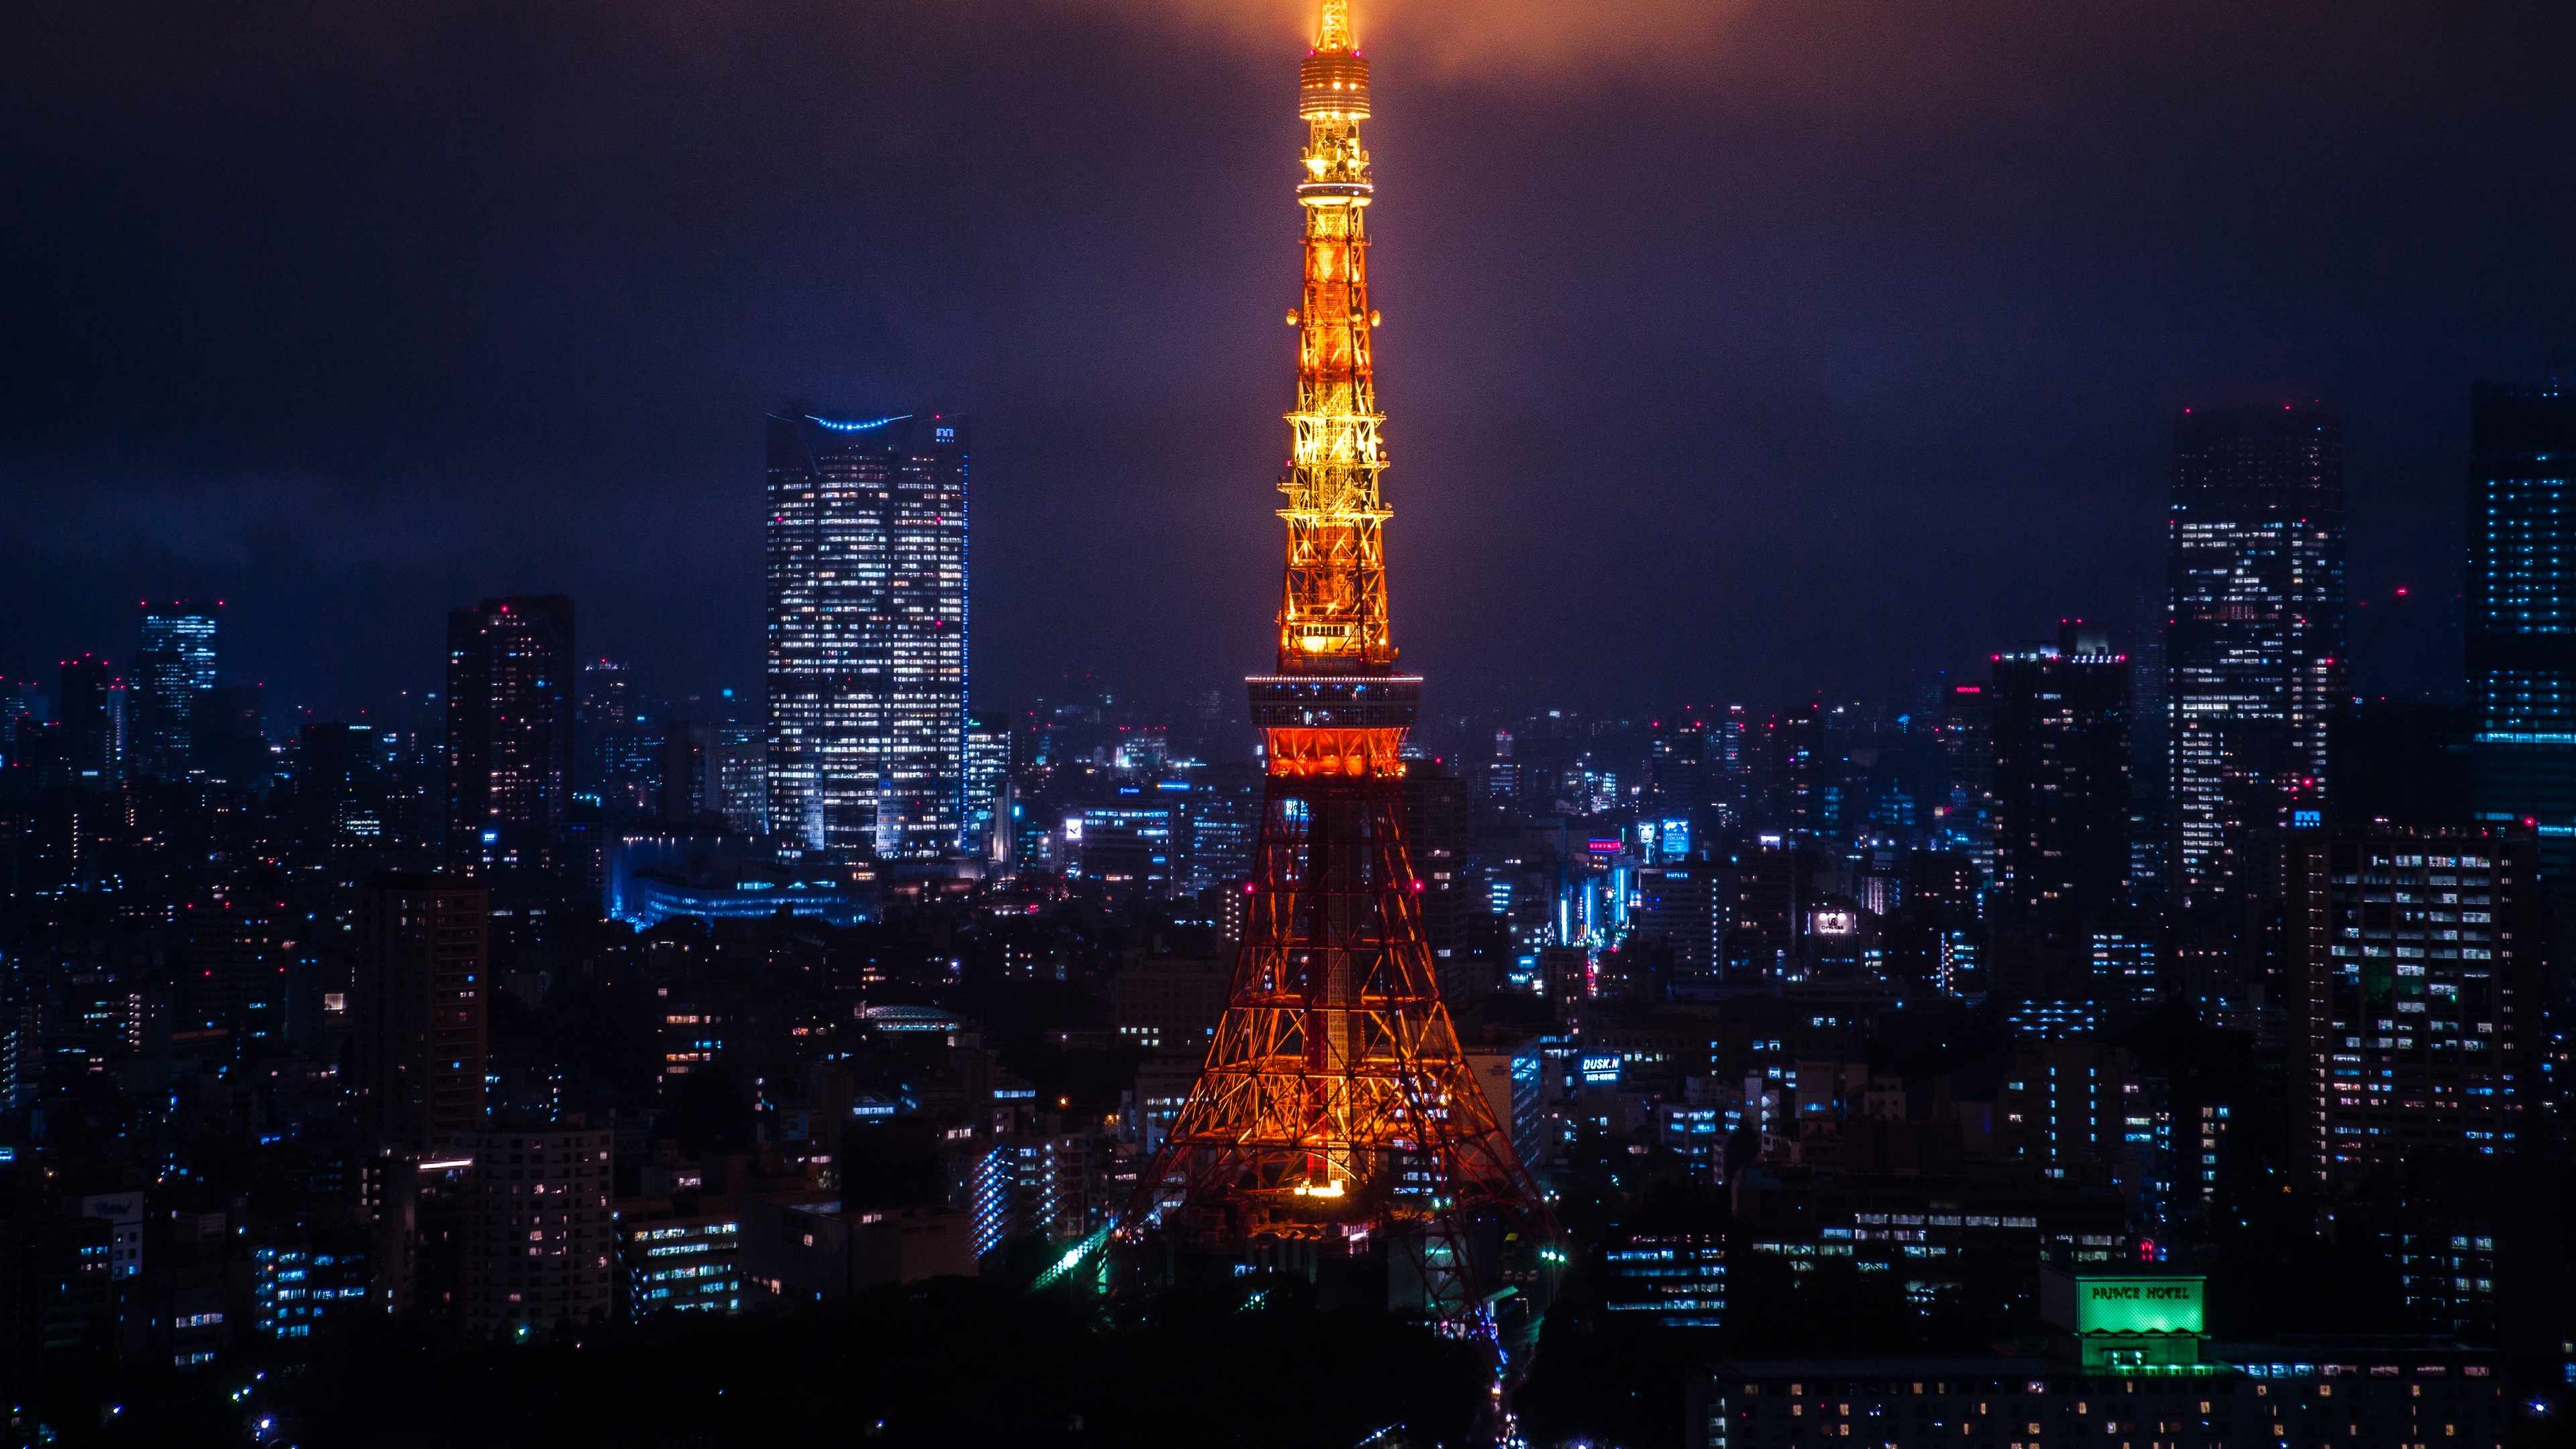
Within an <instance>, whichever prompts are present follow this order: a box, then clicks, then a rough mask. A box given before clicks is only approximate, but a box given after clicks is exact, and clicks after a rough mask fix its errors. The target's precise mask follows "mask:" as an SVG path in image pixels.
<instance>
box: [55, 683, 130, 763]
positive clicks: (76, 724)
mask: <svg viewBox="0 0 2576 1449" xmlns="http://www.w3.org/2000/svg"><path fill="white" fill-rule="evenodd" d="M115 697H116V671H115V669H114V668H113V667H112V666H110V665H109V664H108V662H107V661H106V660H104V659H101V658H99V657H98V656H97V655H95V654H84V655H82V656H80V657H79V658H78V659H66V660H64V661H63V692H62V702H61V703H60V704H58V705H56V706H55V710H54V714H55V717H56V718H57V719H60V720H61V721H62V723H63V757H64V763H65V764H66V765H67V766H68V767H69V771H70V776H71V779H72V782H73V783H75V784H80V785H88V786H90V787H92V788H98V787H102V786H106V785H112V784H114V783H115V782H116V776H117V765H118V763H119V762H118V759H117V756H118V753H119V751H118V750H117V744H118V741H117V737H116V736H117V730H116V723H117V721H116V711H115V703H114V701H115Z"/></svg>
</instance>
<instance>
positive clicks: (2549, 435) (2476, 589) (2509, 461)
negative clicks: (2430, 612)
mask: <svg viewBox="0 0 2576 1449" xmlns="http://www.w3.org/2000/svg"><path fill="white" fill-rule="evenodd" d="M2469 446H2470V450H2471V454H2470V463H2469V531H2468V539H2469V578H2468V595H2469V597H2468V696H2469V709H2470V712H2471V715H2472V721H2471V728H2472V729H2474V730H2475V731H2476V734H2475V744H2474V747H2473V754H2472V760H2473V764H2472V769H2473V784H2472V786H2471V789H2472V792H2473V800H2474V806H2473V808H2474V809H2475V810H2476V812H2477V814H2478V816H2479V818H2480V819H2484V820H2497V821H2514V820H2530V821H2533V822H2534V823H2535V824H2536V825H2537V826H2538V829H2539V832H2540V859H2541V864H2542V866H2543V867H2545V868H2546V869H2548V870H2549V871H2551V873H2552V874H2564V873H2565V872H2567V871H2568V870H2569V869H2570V868H2571V867H2576V512H2571V509H2576V496H2571V489H2570V486H2569V480H2570V479H2571V478H2576V394H2569V393H2566V392H2562V391H2560V390H2559V388H2558V386H2557V385H2556V384H2555V383H2552V384H2550V385H2548V386H2545V387H2510V386H2506V385H2503V384H2499V383H2491V382H2482V383H2479V384H2477V386H2476V387H2475V388H2473V389H2471V391H2470V394H2469Z"/></svg>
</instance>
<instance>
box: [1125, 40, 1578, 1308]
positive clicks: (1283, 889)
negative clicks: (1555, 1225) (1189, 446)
mask: <svg viewBox="0 0 2576 1449" xmlns="http://www.w3.org/2000/svg"><path fill="white" fill-rule="evenodd" d="M1322 3H1323V14H1322V21H1321V24H1320V25H1319V26H1318V28H1317V32H1316V35H1317V44H1316V48H1315V49H1314V50H1313V51H1311V52H1309V53H1308V54H1307V55H1306V56H1305V58H1304V60H1303V61H1302V62H1301V64H1300V66H1299V69H1298V87H1297V94H1298V99H1297V113H1298V115H1299V117H1301V118H1302V119H1303V120H1304V121H1305V122H1306V149H1305V152H1304V154H1303V155H1302V156H1301V157H1300V158H1299V160H1300V162H1301V165H1300V168H1299V174H1298V179H1297V203H1298V207H1299V209H1300V210H1301V211H1302V212H1303V213H1304V215H1305V244H1304V257H1305V265H1304V276H1303V278H1302V281H1301V290H1300V294H1299V297H1298V302H1297V307H1296V310H1294V311H1292V312H1290V313H1289V314H1288V321H1289V323H1290V324H1291V325H1293V326H1294V327H1296V329H1297V402H1296V406H1295V408H1294V409H1293V410H1292V411H1290V412H1289V413H1288V414H1287V421H1288V429H1289V448H1290V455H1289V459H1288V472H1287V475H1286V476H1285V477H1283V478H1281V479H1280V480H1279V491H1280V492H1281V493H1282V494H1284V495H1286V496H1285V499H1284V501H1283V503H1282V505H1281V507H1280V509H1279V516H1280V518H1281V519H1283V520H1285V522H1286V524H1287V567H1286V570H1285V581H1284V584H1283V586H1282V588H1281V591H1280V600H1279V615H1278V634H1277V639H1276V643H1277V648H1278V654H1277V660H1278V670H1277V672H1276V673H1275V674H1270V675H1264V676H1260V677H1257V678H1254V679H1250V680H1247V681H1245V682H1246V684H1247V685H1248V686H1249V687H1250V690H1251V696H1252V699H1251V703H1252V723H1253V724H1254V726H1255V727H1256V728H1258V729H1259V730H1260V731H1261V734H1262V755H1263V762H1264V770H1265V774H1266V776H1267V778H1266V780H1265V781H1264V787H1263V803H1262V814H1261V823H1260V826H1259V831H1258V834H1257V836H1256V837H1255V841H1254V846H1253V858H1252V861H1251V871H1250V875H1251V878H1250V879H1249V880H1247V881H1245V882H1244V883H1243V890H1244V895H1243V898H1242V905H1243V917H1242V921H1243V927H1242V942H1243V945H1242V951H1241V954H1240V955H1238V956H1237V957H1236V959H1235V968H1234V981H1233V985H1232V988H1231V990H1230V992H1229V994H1228V997H1227V1003H1226V1010H1225V1014H1224V1016H1223V1017H1222V1018H1221V1020H1220V1021H1219V1023H1218V1026H1217V1029H1216V1035H1215V1040H1214V1041H1212V1042H1211V1043H1210V1044H1209V1046H1208V1055H1207V1059H1206V1062H1205V1064H1204V1065H1203V1066H1202V1067H1201V1068H1200V1071H1199V1077H1198V1080H1197V1082H1196V1083H1195V1084H1194V1085H1193V1086H1192V1087H1191V1089H1190V1094H1189V1096H1188V1098H1187V1099H1186V1100H1185V1101H1184V1102H1183V1103H1182V1106H1181V1109H1180V1112H1179V1114H1178V1116H1177V1118H1176V1119H1175V1120H1174V1122H1173V1124H1172V1128H1171V1133H1170V1135H1169V1136H1168V1137H1167V1138H1166V1139H1165V1141H1164V1144H1163V1147H1162V1150H1161V1152H1160V1154H1159V1155H1158V1156H1157V1157H1156V1159H1155V1162H1154V1165H1153V1166H1152V1167H1151V1168H1150V1169H1148V1171H1147V1173H1146V1175H1145V1180H1144V1183H1143V1185H1142V1186H1141V1188H1140V1198H1141V1207H1142V1209H1143V1211H1142V1214H1141V1216H1142V1217H1143V1218H1145V1219H1147V1220H1150V1221H1152V1222H1155V1223H1158V1224H1160V1225H1162V1227H1163V1228H1164V1230H1165V1231H1168V1232H1171V1233H1172V1234H1174V1235H1175V1237H1176V1238H1177V1239H1178V1240H1179V1241H1180V1243H1181V1244H1182V1245H1183V1246H1184V1247H1186V1248H1188V1249H1191V1250H1196V1251H1212V1252H1217V1253H1239V1252H1241V1251H1244V1250H1246V1249H1247V1248H1257V1250H1258V1251H1262V1252H1273V1251H1283V1252H1287V1253H1290V1254H1292V1255H1304V1257H1305V1259H1306V1260H1307V1261H1309V1262H1311V1261H1313V1260H1314V1259H1316V1258H1320V1257H1325V1256H1331V1257H1360V1258H1367V1259H1369V1260H1370V1261H1372V1262H1375V1263H1377V1264H1378V1265H1379V1266H1381V1267H1383V1268H1385V1269H1386V1270H1387V1271H1388V1272H1389V1273H1390V1274H1398V1267H1397V1256H1398V1255H1401V1256H1402V1258H1403V1259H1404V1260H1405V1266H1404V1267H1403V1268H1402V1270H1401V1273H1400V1274H1399V1275H1398V1276H1399V1278H1400V1281H1402V1282H1404V1283H1407V1284H1411V1285H1415V1288H1414V1289H1408V1290H1407V1291H1416V1289H1418V1292H1419V1301H1420V1302H1421V1303H1422V1305H1423V1308H1424V1311H1425V1312H1426V1313H1427V1314H1428V1315H1430V1316H1432V1317H1434V1318H1438V1319H1441V1320H1444V1321H1446V1322H1449V1323H1451V1324H1453V1325H1464V1324H1467V1323H1469V1322H1471V1321H1482V1315H1485V1314H1486V1313H1487V1312H1488V1309H1487V1307H1486V1303H1487V1301H1488V1300H1487V1298H1486V1296H1485V1294H1484V1292H1483V1290H1482V1289H1481V1288H1479V1287H1478V1286H1477V1285H1478V1284H1479V1282H1480V1281H1483V1280H1484V1279H1486V1278H1487V1277H1489V1276H1490V1274H1491V1273H1492V1272H1493V1271H1494V1270H1495V1269H1496V1268H1497V1267H1498V1266H1499V1265H1498V1264H1497V1263H1496V1262H1495V1261H1494V1260H1493V1256H1492V1253H1491V1251H1490V1245H1488V1246H1487V1247H1484V1248H1480V1247H1479V1246H1478V1245H1479V1244H1484V1243H1485V1242H1486V1239H1485V1238H1484V1237H1483V1235H1482V1233H1481V1225H1482V1224H1483V1223H1485V1222H1486V1221H1487V1220H1488V1218H1489V1217H1490V1215H1493V1214H1500V1215H1502V1216H1503V1217H1505V1218H1508V1219H1513V1220H1516V1221H1519V1222H1521V1223H1523V1224H1525V1225H1529V1226H1532V1227H1535V1226H1537V1225H1539V1224H1541V1223H1543V1222H1544V1220H1545V1217H1546V1208H1545V1206H1544V1203H1543V1200H1542V1198H1541V1196H1540V1194H1539V1192H1538V1189H1537V1186H1536V1184H1535V1183H1533V1182H1532V1181H1531V1179H1530V1177H1529V1174H1528V1173H1527V1171H1525V1170H1524V1168H1523V1167H1522V1164H1521V1162H1520V1159H1519V1158H1518V1156H1516V1155H1515V1154H1514V1152H1513V1148H1512V1142H1511V1136H1510V1133H1509V1131H1508V1129H1507V1127H1506V1125H1505V1122H1504V1120H1503V1119H1502V1118H1501V1117H1499V1116H1498V1115H1497V1113H1496V1111H1495V1108H1494V1107H1493V1105H1492V1103H1491V1102H1490V1101H1488V1099H1487V1097H1486V1095H1485V1087H1484V1085H1483V1084H1482V1083H1481V1082H1480V1081H1479V1079H1478V1077H1477V1076H1476V1073H1475V1072H1474V1071H1473V1070H1471V1069H1470V1068H1469V1066H1468V1063H1467V1059H1466V1054H1465V1052H1464V1051H1463V1050H1462V1049H1461V1048H1460V1046H1459V1044H1458V1035H1457V1031H1456V1029H1455V1028H1454V1027H1453V1026H1452V1024H1451V1022H1450V1019H1449V1012H1448V1009H1447V1008H1446V1007H1445V1006H1443V1005H1442V1004H1441V1000H1440V983H1439V976H1438V972H1437V970H1436V968H1435V966H1434V964H1433V961H1432V956H1431V946H1430V943H1429V941H1428V940H1427V939H1426V937H1425V936H1424V934H1423V922H1422V915H1423V892H1424V890H1425V888H1426V885H1427V882H1425V881H1424V880H1423V879H1422V878H1421V877H1420V876H1419V875H1418V874H1417V873H1416V867H1415V862H1414V860H1413V857H1412V850H1411V847H1410V845H1409V844H1408V843H1407V841H1406V838H1405V783H1404V776H1405V759H1404V739H1405V735H1406V734H1407V733H1408V732H1409V731H1410V730H1411V728H1412V726H1413V722H1414V718H1415V715H1416V712H1417V710H1418V707H1419V701H1420V699H1421V694H1422V681H1421V680H1420V679H1417V678H1414V677H1411V676H1408V675H1402V674H1398V673H1396V671H1395V644H1394V641H1393V638H1392V636H1391V633H1390V631H1389V628H1388V625H1387V608H1386V548H1385V526H1386V521H1387V518H1388V516H1389V515H1388V511H1387V508H1386V505H1385V503H1384V501H1383V500H1381V498H1380V497H1379V494H1378V475H1379V474H1380V472H1381V471H1382V470H1383V469H1384V468H1385V466H1386V458H1385V455H1384V453H1383V452H1382V451H1381V449H1380V448H1379V445H1378V425H1379V424H1380V423H1381V422H1382V421H1384V420H1383V419H1382V418H1381V417H1380V416H1379V414H1378V411H1377V382H1376V365H1375V362H1374V360H1373V357H1372V352H1371V348H1370V343H1369V334H1370V331H1371V329H1372V328H1374V327H1375V326H1376V325H1377V313H1376V312H1375V311H1374V310H1372V309H1371V308H1370V306H1369V291H1368V207H1369V204H1370V202H1371V200H1372V199H1374V197H1375V194H1376V191H1375V187H1374V185H1373V184H1372V183H1371V181H1370V179H1369V157H1368V151H1367V149H1366V148H1365V147H1363V146H1362V145H1361V144H1360V123H1361V122H1362V121H1364V120H1366V119H1368V114H1369V71H1368V61H1367V60H1366V59H1365V58H1363V57H1362V56H1361V55H1360V54H1359V52H1358V51H1357V50H1356V49H1354V48H1353V47H1352V45H1351V34H1350V11H1349V0H1322ZM1440 888H1441V889H1443V890H1446V889H1448V888H1449V887H1448V883H1447V882H1446V880H1445V879H1444V880H1443V882H1442V883H1441V886H1440ZM1541 1236H1542V1234H1541V1233H1539V1232H1529V1233H1525V1234H1523V1235H1522V1237H1521V1239H1520V1241H1521V1242H1522V1243H1523V1245H1524V1247H1527V1248H1530V1249H1532V1250H1533V1251H1534V1250H1535V1245H1536V1244H1537V1243H1538V1242H1539V1241H1540V1239H1541ZM1495 1241H1500V1238H1499V1236H1497V1237H1496V1239H1495ZM1262 1244H1268V1245H1270V1246H1269V1247H1259V1246H1258V1245H1262ZM1280 1245H1287V1246H1286V1247H1284V1248H1283V1247H1281V1246H1280ZM1295 1260H1296V1259H1295V1258H1294V1257H1289V1258H1280V1259H1276V1260H1275V1261H1295Z"/></svg>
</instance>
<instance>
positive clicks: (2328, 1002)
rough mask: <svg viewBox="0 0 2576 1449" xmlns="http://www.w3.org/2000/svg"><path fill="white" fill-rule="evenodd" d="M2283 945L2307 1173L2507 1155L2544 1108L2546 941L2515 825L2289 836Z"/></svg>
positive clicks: (2380, 827)
mask: <svg viewBox="0 0 2576 1449" xmlns="http://www.w3.org/2000/svg"><path fill="white" fill-rule="evenodd" d="M2287 854H2288V860H2287V865H2288V874H2287V875H2286V877H2285V880H2286V885H2287V891H2288V904H2289V907H2290V910H2289V912H2288V916H2287V919H2288V921H2289V930H2288V932H2287V933H2286V935H2285V938H2284V940H2283V943H2282V944H2283V950H2284V953H2285V956H2286V959H2287V962H2288V978H2289V980H2288V988H2289V996H2290V1000H2289V1003H2288V1005H2289V1012H2290V1021H2291V1030H2292V1033H2293V1037H2294V1041H2295V1048H2296V1051H2297V1057H2296V1061H2297V1062H2298V1066H2299V1068H2300V1070H2301V1072H2302V1074H2303V1077H2304V1082H2303V1084H2302V1085H2303V1087H2304V1089H2305V1090H2304V1091H2303V1093H2302V1094H2301V1095H2302V1096H2304V1098H2305V1099H2306V1100H2305V1101H2303V1102H2302V1103H2301V1104H2300V1105H2301V1107H2302V1108H2303V1110H2301V1111H2300V1112H2299V1113H2298V1114H2297V1117H2298V1120H2299V1121H2300V1122H2302V1123H2303V1124H2305V1126H2306V1130H2307V1135H2308V1144H2307V1145H2308V1152H2309V1157H2310V1159H2311V1162H2310V1165H2311V1168H2312V1170H2313V1171H2314V1172H2315V1174H2316V1176H2317V1177H2318V1179H2319V1180H2320V1181H2324V1182H2333V1183H2341V1184H2349V1183H2351V1182H2353V1181H2356V1180H2358V1179H2359V1178H2362V1177H2364V1176H2367V1175H2369V1174H2370V1173H2371V1172H2373V1171H2374V1170H2377V1169H2385V1168H2390V1167H2394V1166H2396V1165H2398V1164H2400V1163H2401V1162H2404V1161H2406V1160H2408V1159H2410V1158H2421V1157H2422V1156H2423V1155H2424V1154H2427V1153H2440V1152H2453V1153H2464V1154H2472V1155H2478V1156H2489V1155H2495V1154H2499V1153H2510V1152H2511V1151H2513V1149H2514V1147H2515V1144H2516V1142H2517V1141H2518V1140H2519V1139H2520V1138H2521V1137H2522V1136H2523V1135H2524V1133H2525V1131H2526V1130H2527V1129H2526V1127H2525V1124H2531V1129H2530V1130H2536V1129H2537V1127H2538V1124H2539V1122H2540V1120H2541V1118H2542V1115H2543V1113H2544V1111H2545V1107H2544V1105H2543V1098H2544V1095H2545V1089H2544V1087H2543V1084H2542V1080H2541V1070H2542V1057H2543V1055H2544V1053H2545V1051H2546V1050H2547V1046H2548V1043H2547V1041H2546V1038H2545V1037H2544V1036H2543V1031H2544V1026H2543V1023H2542V1012H2543V1011H2544V1009H2545V1007H2546V1002H2547V993H2546V991H2545V989H2544V988H2545V982H2546V974H2547V973H2546V970H2545V968H2544V964H2543V955H2544V953H2545V952H2546V950H2547V936H2546V933H2545V931H2544V930H2543V929H2542V927H2541V912H2540V893H2539V891H2538V889H2537V883H2536V880H2535V877H2536V875H2537V857H2536V855H2535V852H2534V848H2533V842H2532V838H2531V836H2530V835H2529V834H2527V833H2525V832H2524V831H2522V830H2521V829H2519V828H2514V829H2510V830H2509V829H2507V828H2504V827H2498V826H2483V825H2481V826H2466V825H2387V824H2379V823H2371V824H2350V825H2335V826H2332V827H2327V828H2320V829H2314V830H2301V831H2297V832H2295V833H2294V834H2293V835H2292V836H2291V843H2290V846H2289V850H2288V852H2287Z"/></svg>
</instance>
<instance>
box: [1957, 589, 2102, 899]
mask: <svg viewBox="0 0 2576 1449" xmlns="http://www.w3.org/2000/svg"><path fill="white" fill-rule="evenodd" d="M2059 632H2060V636H2061V637H2060V638H2059V640H2058V642H2057V643H2056V644H2054V645H2038V646H2034V647H2032V648H2028V649H2019V650H2014V651H2012V652H2009V653H2005V654H1998V655H1996V656H1995V658H1994V690H1993V693H1992V695H1991V696H1990V699H1991V709H1992V716H1991V718H1992V729H1993V739H1994V770H1993V785H1992V788H1993V799H1994V807H1993V808H1994V816H1993V819H1994V862H1995V863H1994V883H1995V909H1996V914H1997V916H1998V918H1999V919H2000V920H2002V921H2005V922H2009V923H2012V924H2017V925H2020V924H2027V925H2032V926H2037V927H2041V928H2044V929H2049V930H2056V931H2064V932H2070V933H2071V932H2073V931H2075V930H2077V929H2078V928H2080V927H2082V926H2083V925H2085V924H2086V923H2088V922H2091V921H2095V920H2099V919H2104V918H2107V917H2110V916H2113V915H2116V914H2118V913H2120V912H2121V911H2122V910H2123V909H2124V908H2125V907H2126V906H2127V905H2128V900H2129V662H2128V660H2127V658H2126V657H2125V656H2122V655H2119V654H2114V653H2112V652H2111V647H2110V640H2109V638H2108V637H2107V636H2106V635H2104V634H2102V633H2101V632H2100V631H2099V630H2096V629H2093V628H2090V627H2088V626H2087V625H2086V624H2085V623H2084V621H2082V620H2080V619H2070V620H2067V621H2065V622H2064V623H2063V624H2061V625H2060V629H2059Z"/></svg>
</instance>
